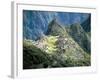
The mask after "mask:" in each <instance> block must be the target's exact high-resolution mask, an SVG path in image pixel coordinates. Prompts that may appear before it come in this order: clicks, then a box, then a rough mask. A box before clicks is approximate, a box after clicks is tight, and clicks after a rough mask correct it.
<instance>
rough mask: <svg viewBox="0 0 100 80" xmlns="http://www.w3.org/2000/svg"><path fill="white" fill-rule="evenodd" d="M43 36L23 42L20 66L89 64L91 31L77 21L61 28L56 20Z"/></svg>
mask: <svg viewBox="0 0 100 80" xmlns="http://www.w3.org/2000/svg"><path fill="white" fill-rule="evenodd" d="M48 26H49V28H48V30H47V34H46V35H44V34H43V35H42V36H41V37H40V38H39V39H37V40H34V41H33V40H30V39H24V41H23V69H37V68H55V67H74V66H90V65H91V54H90V53H91V52H90V51H91V50H90V32H85V31H84V30H83V28H82V27H81V25H80V24H79V23H77V24H72V25H71V26H69V27H64V26H62V25H60V24H58V23H57V22H56V21H55V20H53V21H51V23H50V24H49V25H48Z"/></svg>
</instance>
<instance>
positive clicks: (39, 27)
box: [23, 10, 90, 40]
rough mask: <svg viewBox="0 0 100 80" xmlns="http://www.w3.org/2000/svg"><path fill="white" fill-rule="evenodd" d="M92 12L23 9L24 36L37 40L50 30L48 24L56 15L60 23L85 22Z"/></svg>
mask: <svg viewBox="0 0 100 80" xmlns="http://www.w3.org/2000/svg"><path fill="white" fill-rule="evenodd" d="M89 15H90V14H88V13H74V12H73V13H71V12H52V11H32V10H23V38H24V39H32V40H37V39H38V38H40V37H41V36H43V34H46V32H47V30H48V24H49V23H50V22H51V21H52V20H53V19H54V17H56V19H57V20H58V21H59V23H60V24H63V25H67V24H73V23H76V22H79V23H82V22H84V21H85V20H86V19H87V18H88V17H89Z"/></svg>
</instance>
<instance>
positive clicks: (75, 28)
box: [66, 23, 91, 53]
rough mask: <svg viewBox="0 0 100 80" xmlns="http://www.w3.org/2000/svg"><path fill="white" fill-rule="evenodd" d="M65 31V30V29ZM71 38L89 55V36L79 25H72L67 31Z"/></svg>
mask: <svg viewBox="0 0 100 80" xmlns="http://www.w3.org/2000/svg"><path fill="white" fill-rule="evenodd" d="M66 30H67V28H66ZM67 31H68V32H69V34H70V35H71V36H72V38H73V39H74V40H75V41H76V42H77V43H78V44H79V45H80V46H81V47H82V48H83V49H84V50H85V51H86V52H88V53H91V41H90V36H89V35H88V34H87V33H86V32H85V31H84V29H83V28H82V26H81V25H80V24H79V23H75V24H72V25H71V26H70V27H69V28H68V30H67Z"/></svg>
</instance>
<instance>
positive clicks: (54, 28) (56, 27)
mask: <svg viewBox="0 0 100 80" xmlns="http://www.w3.org/2000/svg"><path fill="white" fill-rule="evenodd" d="M47 34H48V35H53V36H58V35H61V36H65V35H66V29H65V27H64V26H62V25H60V24H59V22H58V21H57V19H56V18H54V19H53V20H52V21H51V22H50V23H49V25H48V30H47Z"/></svg>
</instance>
